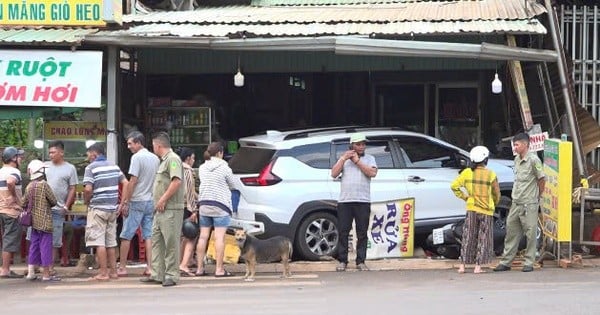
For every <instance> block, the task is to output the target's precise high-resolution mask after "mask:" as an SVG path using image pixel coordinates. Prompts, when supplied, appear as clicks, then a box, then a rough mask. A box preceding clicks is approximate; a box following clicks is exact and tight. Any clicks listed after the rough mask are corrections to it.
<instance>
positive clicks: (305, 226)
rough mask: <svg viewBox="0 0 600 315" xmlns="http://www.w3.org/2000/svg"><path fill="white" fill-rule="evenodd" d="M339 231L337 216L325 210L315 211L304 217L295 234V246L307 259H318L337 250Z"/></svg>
mask: <svg viewBox="0 0 600 315" xmlns="http://www.w3.org/2000/svg"><path fill="white" fill-rule="evenodd" d="M338 239H339V231H338V228H337V218H336V217H335V216H334V215H332V214H330V213H327V212H317V213H313V214H311V215H309V216H308V217H306V218H304V220H302V222H301V223H300V226H299V227H298V231H297V234H296V248H297V249H298V250H299V254H300V256H302V257H304V258H305V259H307V260H319V259H320V258H321V257H323V256H333V255H334V254H335V253H336V252H337V245H338Z"/></svg>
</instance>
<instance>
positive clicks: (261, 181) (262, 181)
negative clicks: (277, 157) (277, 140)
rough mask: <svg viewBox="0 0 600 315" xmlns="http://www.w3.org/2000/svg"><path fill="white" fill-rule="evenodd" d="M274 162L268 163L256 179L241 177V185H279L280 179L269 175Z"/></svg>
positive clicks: (271, 174)
mask: <svg viewBox="0 0 600 315" xmlns="http://www.w3.org/2000/svg"><path fill="white" fill-rule="evenodd" d="M273 164H275V161H271V162H269V164H267V166H265V167H264V168H263V169H262V171H260V173H259V174H258V176H256V177H242V178H241V180H242V183H243V184H244V185H246V186H271V185H275V184H277V183H279V182H280V181H281V178H279V177H277V175H275V174H273V173H271V170H272V169H273Z"/></svg>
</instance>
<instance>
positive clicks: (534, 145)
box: [510, 132, 549, 155]
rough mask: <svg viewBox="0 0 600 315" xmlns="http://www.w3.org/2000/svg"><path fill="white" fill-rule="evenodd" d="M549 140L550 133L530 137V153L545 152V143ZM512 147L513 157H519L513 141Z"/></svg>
mask: <svg viewBox="0 0 600 315" xmlns="http://www.w3.org/2000/svg"><path fill="white" fill-rule="evenodd" d="M548 138H549V137H548V132H542V133H536V134H531V135H529V152H538V151H542V150H544V141H546V139H548ZM510 147H511V148H512V150H513V155H517V152H516V151H515V146H514V144H513V142H512V140H511V141H510Z"/></svg>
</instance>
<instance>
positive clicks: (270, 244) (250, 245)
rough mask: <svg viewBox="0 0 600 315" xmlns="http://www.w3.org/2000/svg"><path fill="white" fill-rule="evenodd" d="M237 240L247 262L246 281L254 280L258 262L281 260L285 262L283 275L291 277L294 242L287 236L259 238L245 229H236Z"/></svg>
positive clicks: (242, 255)
mask: <svg viewBox="0 0 600 315" xmlns="http://www.w3.org/2000/svg"><path fill="white" fill-rule="evenodd" d="M235 240H236V242H237V243H238V246H239V247H240V249H241V251H242V253H241V255H240V257H242V258H244V262H246V275H245V276H244V277H245V279H246V281H254V274H255V272H256V263H257V262H261V263H268V262H277V261H281V263H282V264H283V277H286V278H287V277H290V276H291V275H292V273H291V272H290V258H291V257H292V242H290V240H289V239H288V238H287V237H283V236H275V237H272V238H269V239H266V240H259V239H257V238H256V237H254V236H252V235H248V234H246V231H244V230H236V231H235Z"/></svg>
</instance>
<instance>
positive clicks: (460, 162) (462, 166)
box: [458, 155, 469, 174]
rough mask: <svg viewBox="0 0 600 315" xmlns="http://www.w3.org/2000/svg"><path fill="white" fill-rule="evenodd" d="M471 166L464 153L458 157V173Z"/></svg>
mask: <svg viewBox="0 0 600 315" xmlns="http://www.w3.org/2000/svg"><path fill="white" fill-rule="evenodd" d="M467 167H469V161H468V160H467V159H466V158H465V157H464V156H462V155H459V157H458V173H459V174H460V172H462V171H463V170H464V169H465V168H467Z"/></svg>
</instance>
